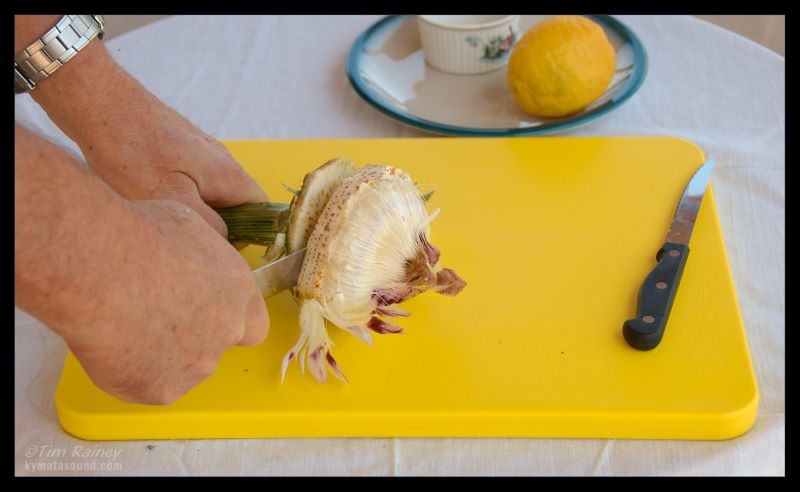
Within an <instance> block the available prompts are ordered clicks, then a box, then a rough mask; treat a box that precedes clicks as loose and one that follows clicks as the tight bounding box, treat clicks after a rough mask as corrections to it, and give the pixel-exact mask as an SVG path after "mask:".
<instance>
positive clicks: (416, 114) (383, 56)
mask: <svg viewBox="0 0 800 492" xmlns="http://www.w3.org/2000/svg"><path fill="white" fill-rule="evenodd" d="M546 17H549V16H545V15H523V16H521V18H520V32H522V33H524V32H525V31H526V30H527V29H528V28H530V27H531V26H533V25H534V24H536V23H537V22H539V21H541V20H542V19H544V18H546ZM587 17H589V18H590V19H592V20H594V21H595V22H597V23H598V24H599V25H600V26H602V27H603V29H604V30H605V32H606V35H607V36H608V39H609V41H610V42H611V44H612V45H613V46H614V49H615V50H616V52H617V70H616V73H615V74H614V78H613V79H612V81H611V83H610V84H609V87H608V89H607V90H606V91H605V93H604V94H603V95H602V96H601V97H600V98H599V99H597V100H596V101H595V102H594V103H592V104H591V105H590V106H588V107H586V108H585V109H584V110H582V111H581V112H579V113H576V114H574V115H570V116H566V117H563V118H539V117H536V116H533V115H530V114H528V113H526V112H525V111H523V110H522V109H521V108H520V107H519V106H518V105H517V103H516V101H514V97H513V95H512V94H511V91H510V90H509V88H508V83H507V81H506V67H503V68H501V69H498V70H495V71H493V72H489V73H484V74H479V75H455V74H449V73H446V72H442V71H439V70H437V69H435V68H433V67H431V66H430V65H428V64H427V63H425V58H424V55H423V53H422V46H421V44H420V40H419V31H418V28H417V20H416V16H413V15H391V16H388V17H385V18H383V19H381V20H380V21H378V22H377V23H375V24H374V25H372V26H371V27H370V28H369V29H367V30H366V31H365V32H364V33H363V34H361V35H360V36H359V37H358V39H357V40H356V41H355V43H354V44H353V47H352V49H351V50H350V56H349V58H348V61H347V75H348V77H349V78H350V83H351V84H352V85H353V87H354V88H355V90H356V92H358V94H359V95H360V96H361V97H362V98H364V100H366V101H367V102H368V103H370V104H371V105H372V106H374V107H375V108H377V109H378V110H379V111H381V112H383V113H384V114H386V115H388V116H390V117H392V118H395V119H397V120H399V121H401V122H403V123H406V124H408V125H411V126H414V127H417V128H420V129H422V130H426V131H431V132H434V133H441V134H446V135H466V136H514V135H541V134H546V133H556V132H559V131H563V130H566V129H568V128H572V127H575V126H578V125H582V124H584V123H588V122H589V121H592V120H594V119H596V118H598V117H600V116H602V115H604V114H607V113H609V112H610V111H613V110H614V109H616V108H618V107H619V106H620V105H621V104H622V103H623V102H625V101H626V100H627V99H628V98H629V97H631V96H632V95H633V94H634V93H635V92H636V91H637V89H639V86H641V85H642V82H643V81H644V78H645V75H646V73H647V54H646V52H645V49H644V46H643V45H642V43H641V41H639V38H638V37H637V36H636V34H634V33H633V31H631V30H630V29H629V28H628V27H627V26H625V25H624V24H623V23H621V22H620V21H618V20H617V19H615V18H613V17H610V16H606V15H588V16H587Z"/></svg>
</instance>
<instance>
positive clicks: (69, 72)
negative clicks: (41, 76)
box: [15, 16, 268, 236]
mask: <svg viewBox="0 0 800 492" xmlns="http://www.w3.org/2000/svg"><path fill="white" fill-rule="evenodd" d="M56 19H57V17H54V18H51V17H36V16H17V17H16V18H15V28H16V30H15V46H20V47H21V46H27V44H26V43H30V42H31V41H32V40H33V39H35V37H36V36H37V35H41V33H42V32H44V30H46V28H47V27H49V26H50V25H52V23H53V22H54V20H56ZM30 95H31V97H33V99H34V100H35V101H36V102H37V103H39V104H40V105H41V107H42V108H43V109H44V110H45V111H46V112H47V114H48V116H49V117H50V119H51V120H53V122H54V123H55V124H56V125H57V126H58V127H59V128H60V129H61V130H62V131H63V132H64V133H66V134H67V136H69V137H70V138H71V139H72V140H74V141H75V142H76V143H77V144H78V146H79V147H80V149H81V151H82V152H83V154H84V157H85V158H86V161H87V162H88V164H89V166H90V167H91V168H92V170H93V171H94V172H95V173H96V174H97V175H98V176H100V177H101V178H103V179H104V180H105V181H106V182H107V183H108V184H109V185H111V187H112V188H114V189H115V191H117V192H118V193H120V194H121V195H123V196H125V197H127V198H131V199H136V200H151V199H159V198H163V199H170V200H174V201H177V202H180V203H183V204H184V205H187V206H189V207H191V208H192V209H194V210H195V211H196V212H197V213H198V214H200V216H201V217H203V219H205V220H206V222H208V223H209V224H210V225H211V226H212V227H214V229H216V230H217V231H218V232H219V233H220V234H222V235H223V236H227V228H226V226H225V223H224V222H223V220H222V219H221V218H220V216H219V215H218V214H217V213H216V212H215V211H214V210H213V208H212V207H217V208H218V207H231V206H234V205H239V204H241V203H245V202H261V201H268V198H267V195H266V194H265V193H264V191H263V190H262V189H261V187H260V186H259V185H258V184H257V183H256V182H255V181H254V180H253V179H252V178H251V177H250V176H249V175H248V174H247V173H246V172H245V171H244V170H243V169H242V167H241V166H240V165H239V163H237V162H236V161H235V160H234V159H233V157H232V156H231V155H230V153H229V152H228V150H227V149H226V148H225V147H224V146H223V145H222V144H221V143H220V142H219V141H217V140H216V139H214V138H212V137H211V136H209V135H207V134H206V133H205V132H203V131H202V130H200V129H199V128H197V127H195V126H194V125H193V124H191V123H190V122H189V121H188V120H187V119H186V118H184V117H183V116H181V115H180V114H178V113H177V112H176V111H175V110H173V109H172V108H169V107H168V106H166V105H165V104H164V103H163V102H161V101H160V100H159V99H158V98H156V97H155V96H154V95H153V94H151V93H150V92H149V91H148V90H147V89H146V88H145V87H144V86H142V85H141V84H140V83H139V82H138V81H137V80H136V79H134V78H133V77H132V76H131V75H130V74H129V73H127V72H126V71H125V70H124V69H123V68H122V67H121V66H120V65H119V64H117V63H116V61H115V60H114V59H113V58H112V57H111V55H110V54H109V53H108V51H107V50H106V48H105V47H104V46H103V44H102V42H101V41H98V40H95V41H92V42H90V44H89V45H87V46H86V48H84V49H83V50H82V51H81V52H80V53H78V54H77V55H76V56H75V57H74V58H73V59H71V60H70V61H69V62H68V63H67V64H65V65H64V66H63V67H61V68H60V69H59V70H57V71H56V72H54V73H53V75H52V76H50V77H48V78H47V79H45V80H43V81H41V83H39V85H38V86H37V88H36V89H35V90H34V91H32V92H31V93H30Z"/></svg>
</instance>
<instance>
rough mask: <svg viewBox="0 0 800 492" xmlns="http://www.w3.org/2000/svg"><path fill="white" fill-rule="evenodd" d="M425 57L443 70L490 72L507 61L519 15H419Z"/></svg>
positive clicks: (515, 34) (516, 36)
mask: <svg viewBox="0 0 800 492" xmlns="http://www.w3.org/2000/svg"><path fill="white" fill-rule="evenodd" d="M417 19H418V24H419V34H420V38H421V40H422V50H423V51H424V52H425V60H426V61H427V62H428V63H429V64H430V65H431V66H433V67H434V68H438V69H439V70H442V71H444V72H450V73H463V74H468V73H472V74H476V73H485V72H491V71H492V70H497V69H498V68H500V67H503V66H505V65H506V64H507V63H508V55H509V54H510V53H511V48H513V47H514V44H515V43H516V42H517V39H519V16H518V15H419V16H417Z"/></svg>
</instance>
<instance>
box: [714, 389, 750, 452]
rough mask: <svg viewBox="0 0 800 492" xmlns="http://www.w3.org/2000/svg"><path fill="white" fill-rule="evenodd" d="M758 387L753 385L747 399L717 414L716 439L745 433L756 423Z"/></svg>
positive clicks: (731, 437)
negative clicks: (717, 427)
mask: <svg viewBox="0 0 800 492" xmlns="http://www.w3.org/2000/svg"><path fill="white" fill-rule="evenodd" d="M759 398H760V396H759V393H758V387H757V386H755V384H754V385H753V389H752V392H751V393H750V395H749V397H748V399H747V400H746V401H745V402H744V403H743V404H741V405H739V406H737V407H736V408H733V409H731V410H729V411H727V412H725V413H723V414H721V415H720V416H719V419H718V422H719V429H718V430H719V432H718V436H717V437H716V439H717V440H720V441H724V440H728V439H734V438H736V437H739V436H742V435H744V434H746V433H747V432H748V431H750V429H752V428H753V426H754V425H755V423H756V419H757V418H758V402H759Z"/></svg>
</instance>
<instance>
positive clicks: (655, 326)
mask: <svg viewBox="0 0 800 492" xmlns="http://www.w3.org/2000/svg"><path fill="white" fill-rule="evenodd" d="M713 168H714V159H709V160H708V161H706V162H705V163H704V164H703V165H702V166H700V168H699V169H697V171H695V173H694V175H692V178H691V179H690V180H689V183H688V184H687V185H686V188H685V189H684V191H683V194H682V195H681V198H680V201H679V202H678V207H677V208H676V210H675V213H674V215H673V218H672V224H671V225H670V229H669V232H667V238H666V241H665V242H664V244H663V245H662V246H661V248H660V249H659V250H658V253H656V262H657V264H656V266H655V268H653V270H652V271H651V272H650V273H649V274H648V275H647V277H646V278H645V280H644V283H643V284H642V286H641V287H640V288H639V297H638V299H637V306H636V312H637V314H636V318H634V319H629V320H627V321H625V323H624V324H623V325H622V334H623V336H624V337H625V341H627V342H628V345H630V346H631V347H633V348H635V349H638V350H652V349H654V348H656V347H657V346H658V344H659V343H661V340H662V339H663V337H664V330H665V328H666V326H667V321H668V319H669V314H670V311H671V310H672V303H673V301H674V300H675V294H676V292H677V291H678V285H679V284H680V280H681V275H682V274H683V269H684V267H685V266H686V259H687V257H688V256H689V240H690V239H691V237H692V231H693V230H694V225H695V222H696V220H697V214H698V212H699V211H700V205H701V204H702V202H703V196H704V195H705V191H706V188H707V187H708V183H709V181H710V179H711V171H712V169H713Z"/></svg>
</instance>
